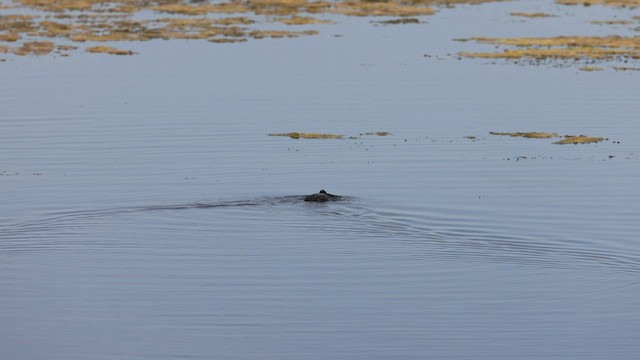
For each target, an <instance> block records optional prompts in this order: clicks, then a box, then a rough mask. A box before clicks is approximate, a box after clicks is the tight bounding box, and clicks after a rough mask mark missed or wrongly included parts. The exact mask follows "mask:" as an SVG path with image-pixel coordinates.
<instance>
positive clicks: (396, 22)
mask: <svg viewBox="0 0 640 360" xmlns="http://www.w3.org/2000/svg"><path fill="white" fill-rule="evenodd" d="M372 23H375V24H382V25H399V24H420V19H418V18H400V19H391V20H384V21H372Z"/></svg>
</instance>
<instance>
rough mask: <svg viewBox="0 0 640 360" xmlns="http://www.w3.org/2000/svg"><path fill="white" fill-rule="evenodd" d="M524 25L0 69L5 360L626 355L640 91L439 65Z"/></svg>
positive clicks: (166, 49)
mask: <svg viewBox="0 0 640 360" xmlns="http://www.w3.org/2000/svg"><path fill="white" fill-rule="evenodd" d="M514 4H515V5H514ZM514 4H511V3H509V4H497V5H496V4H492V5H486V6H480V7H461V8H458V9H455V10H446V11H443V12H442V13H441V15H438V16H435V17H432V18H428V19H427V20H428V24H426V25H421V26H406V27H374V26H372V25H371V24H369V23H368V22H367V20H366V19H349V20H348V21H347V20H346V19H345V21H344V22H343V23H342V24H340V25H336V26H335V27H332V28H330V30H324V31H323V32H322V34H321V35H320V36H318V37H311V38H304V39H292V40H273V41H271V40H263V41H250V42H248V43H243V44H234V45H230V46H226V45H212V44H210V43H200V42H149V43H143V44H135V49H136V50H137V51H139V52H140V54H139V55H137V56H133V57H126V58H120V57H117V58H115V57H109V56H95V55H84V54H77V55H74V56H72V57H70V58H21V59H19V60H16V61H9V62H5V63H2V64H0V72H1V74H2V79H3V81H2V82H0V106H1V108H2V113H1V114H0V126H1V131H0V172H2V176H0V189H1V190H2V191H1V193H2V195H1V196H2V201H1V202H0V214H1V216H0V294H1V295H0V299H1V300H2V301H1V302H0V320H1V324H2V325H0V358H2V359H86V358H91V359H142V358H153V359H157V358H171V359H179V358H197V359H210V358H224V359H247V358H252V359H300V358H307V359H326V358H338V359H365V358H366V359H389V358H406V359H423V358H451V359H461V358H474V359H475V358H482V359H497V358H504V359H514V358H519V359H537V358H549V359H567V358H579V359H602V358H608V359H635V358H636V357H637V354H638V352H639V351H640V346H639V345H638V344H640V325H639V324H640V311H639V309H640V300H639V299H640V284H639V281H638V279H639V276H640V243H638V240H637V234H638V231H639V230H640V226H639V225H638V219H639V218H640V206H638V205H637V204H638V200H640V190H638V186H637V179H638V177H639V175H640V166H639V165H640V157H639V154H638V153H637V151H638V150H637V149H638V146H637V144H638V143H639V142H640V127H639V126H638V123H637V114H638V110H640V108H639V106H638V102H637V94H638V93H639V92H638V90H639V86H638V81H637V76H636V75H637V74H630V73H615V72H603V73H588V74H587V73H580V72H578V71H577V70H576V69H571V68H569V69H556V68H548V67H520V66H514V65H503V66H491V65H489V64H486V63H484V62H481V61H458V60H455V58H451V57H447V56H446V54H447V53H455V52H456V51H458V50H460V49H462V47H463V46H468V45H467V44H460V43H453V42H451V41H450V39H452V38H457V37H465V36H473V35H491V34H488V32H492V31H502V30H500V29H502V28H504V29H506V28H509V29H513V30H512V31H513V32H514V34H516V35H517V34H518V32H520V31H522V32H527V33H528V34H531V33H530V32H528V30H529V29H531V28H534V27H533V26H532V25H531V23H529V22H525V23H522V24H520V23H519V22H516V23H515V24H514V23H512V22H511V19H507V20H505V17H504V14H502V13H498V14H497V15H496V11H497V10H498V9H499V10H500V11H503V12H505V14H506V13H508V11H519V10H523V6H524V5H527V4H528V5H527V6H531V7H535V6H538V5H536V2H529V3H526V2H525V3H523V2H517V3H514ZM518 4H520V5H518ZM522 4H524V5H522ZM548 6H554V5H548ZM562 9H566V8H562ZM568 9H569V10H571V11H572V12H575V13H577V14H574V15H575V16H576V17H577V19H578V20H580V21H578V20H572V21H575V26H576V27H577V28H579V26H585V28H586V25H578V24H583V22H582V20H581V19H583V18H589V19H591V17H593V19H594V20H599V19H602V18H607V15H608V14H609V12H615V11H614V10H610V9H601V10H594V9H597V8H595V7H590V8H582V7H579V8H574V7H571V8H568ZM524 10H526V9H524ZM537 10H539V9H537ZM598 11H601V12H598ZM483 16H484V17H483ZM470 19H475V20H474V21H471V20H470ZM477 19H489V20H490V21H488V22H487V21H481V20H477ZM572 19H573V18H572ZM543 21H544V20H543ZM447 24H449V25H447ZM451 24H460V26H457V27H455V26H452V25H451ZM548 24H556V25H558V26H560V25H559V22H558V20H557V19H556V20H554V19H551V20H549V22H548ZM550 26H551V25H550ZM481 29H486V30H485V31H486V32H485V33H481ZM537 29H538V31H550V30H548V29H549V28H545V29H547V30H544V29H542V27H539V28H537ZM589 29H591V30H592V31H603V30H602V28H595V30H594V28H592V27H589ZM591 30H590V31H591ZM585 31H586V30H585ZM334 33H340V34H343V35H344V37H340V38H335V37H333V36H332V34H334ZM426 53H429V54H434V55H438V56H439V57H441V58H443V59H444V60H438V59H436V58H435V57H433V58H425V57H423V55H424V54H426ZM290 131H314V132H316V131H317V132H328V133H340V134H345V135H348V136H357V135H358V134H360V133H362V132H365V131H389V132H391V133H392V134H393V135H392V136H389V137H375V136H371V137H362V138H360V139H357V140H352V139H345V140H317V141H314V140H293V139H288V138H280V137H268V136H266V134H267V133H274V132H290ZM489 131H555V132H558V133H561V134H566V133H569V134H572V133H584V134H587V135H593V136H604V137H607V138H608V139H609V140H607V141H604V142H602V143H599V144H592V145H581V146H559V145H553V144H552V141H549V140H529V139H518V138H504V137H495V136H490V135H488V132H489ZM467 135H475V136H478V139H477V140H476V141H471V140H469V139H466V138H464V136H467ZM523 157H526V159H525V158H523ZM321 188H324V189H326V190H327V191H329V192H331V193H336V194H340V195H346V196H348V198H347V199H346V200H345V201H340V202H331V203H326V204H310V203H305V202H303V201H300V200H301V196H302V195H304V194H308V193H312V192H317V191H318V190H319V189H321Z"/></svg>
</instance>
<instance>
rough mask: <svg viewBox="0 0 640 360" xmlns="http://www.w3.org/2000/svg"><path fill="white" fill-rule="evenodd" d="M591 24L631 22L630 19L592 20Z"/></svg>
mask: <svg viewBox="0 0 640 360" xmlns="http://www.w3.org/2000/svg"><path fill="white" fill-rule="evenodd" d="M591 24H595V25H629V24H633V22H632V21H631V20H593V21H591Z"/></svg>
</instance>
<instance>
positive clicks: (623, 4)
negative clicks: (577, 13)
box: [556, 0, 640, 7]
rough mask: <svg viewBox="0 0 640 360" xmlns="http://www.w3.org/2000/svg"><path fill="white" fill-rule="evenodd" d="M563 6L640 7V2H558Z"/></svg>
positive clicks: (579, 0) (578, 0)
mask: <svg viewBox="0 0 640 360" xmlns="http://www.w3.org/2000/svg"><path fill="white" fill-rule="evenodd" d="M556 2H557V3H558V4H562V5H584V6H590V5H608V6H617V7H638V6H640V0H556Z"/></svg>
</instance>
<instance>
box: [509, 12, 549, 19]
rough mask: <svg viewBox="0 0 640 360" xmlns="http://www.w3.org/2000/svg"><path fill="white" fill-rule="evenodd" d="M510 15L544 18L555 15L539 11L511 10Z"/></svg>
mask: <svg viewBox="0 0 640 360" xmlns="http://www.w3.org/2000/svg"><path fill="white" fill-rule="evenodd" d="M510 15H511V16H520V17H526V18H546V17H553V16H555V15H551V14H547V13H539V12H512V13H511V14H510Z"/></svg>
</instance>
